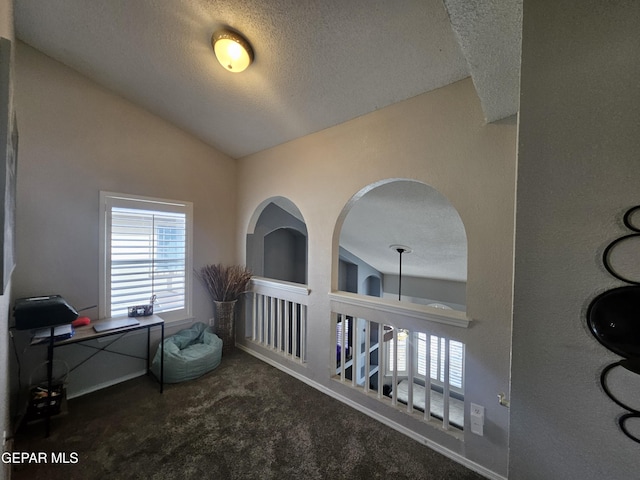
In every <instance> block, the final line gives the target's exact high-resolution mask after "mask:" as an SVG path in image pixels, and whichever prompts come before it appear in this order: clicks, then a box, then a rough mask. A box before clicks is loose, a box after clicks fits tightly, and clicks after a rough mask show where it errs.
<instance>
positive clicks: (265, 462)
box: [12, 350, 483, 480]
mask: <svg viewBox="0 0 640 480" xmlns="http://www.w3.org/2000/svg"><path fill="white" fill-rule="evenodd" d="M68 411H69V413H68V414H66V415H60V416H59V417H57V418H55V419H53V421H52V431H51V435H50V436H49V438H46V439H45V438H44V435H43V432H44V429H43V425H41V424H40V425H38V424H35V425H29V426H27V427H25V428H23V429H21V431H20V432H19V434H18V435H17V436H16V443H15V445H14V450H15V451H27V452H40V451H44V452H67V453H71V452H77V454H78V462H77V463H75V464H66V465H65V464H55V465H52V464H51V463H48V464H25V465H19V466H14V470H13V476H12V478H14V479H16V480H21V479H29V480H37V479H47V480H56V479H65V480H66V479H83V480H86V479H104V478H111V479H128V478H131V479H133V478H136V479H137V478H144V479H221V480H222V479H225V480H226V479H273V480H276V479H278V480H279V479H296V480H297V479H342V478H349V479H371V478H384V479H388V478H393V479H396V480H397V479H438V480H442V479H452V480H453V479H469V480H471V479H473V480H478V479H482V478H483V477H482V476H480V475H478V474H476V473H474V472H472V471H470V470H467V469H466V468H464V467H462V466H460V465H458V464H456V463H455V462H453V461H451V460H449V459H447V458H445V457H443V456H442V455H440V454H438V453H436V452H434V451H433V450H431V449H429V448H427V447H425V446H423V445H421V444H419V443H418V442H416V441H414V440H411V439H410V438H407V437H405V436H404V435H402V434H400V433H398V432H396V431H395V430H393V429H391V428H389V427H387V426H385V425H382V424H381V423H379V422H377V421H375V420H373V419H371V418H369V417H367V416H366V415H364V414H362V413H360V412H357V411H355V410H353V409H352V408H349V407H347V406H346V405H344V404H342V403H340V402H339V401H337V400H335V399H333V398H331V397H329V396H327V395H325V394H323V393H321V392H319V391H317V390H315V389H314V388H312V387H309V386H308V385H306V384H304V383H302V382H300V381H298V380H296V379H294V378H293V377H290V376H289V375H286V374H285V373H283V372H280V371H279V370H277V369H275V368H273V367H271V366H270V365H267V364H265V363H263V362H261V361H260V360H257V359H256V358H254V357H252V356H251V355H248V354H246V353H244V352H241V351H238V350H235V351H233V352H231V353H227V354H225V356H224V357H223V359H222V364H221V365H220V366H219V367H218V368H217V369H216V370H214V371H213V372H210V373H208V374H206V375H205V376H203V377H201V378H199V379H197V380H194V381H191V382H186V383H181V384H175V385H167V386H165V392H164V394H163V395H160V393H159V392H158V384H157V383H155V382H154V381H153V380H152V379H151V378H150V377H140V378H137V379H135V380H132V381H128V382H125V383H122V384H120V385H116V386H114V387H111V388H108V389H105V390H102V391H100V392H96V393H93V394H90V395H85V396H83V397H81V398H78V399H74V400H71V401H69V403H68Z"/></svg>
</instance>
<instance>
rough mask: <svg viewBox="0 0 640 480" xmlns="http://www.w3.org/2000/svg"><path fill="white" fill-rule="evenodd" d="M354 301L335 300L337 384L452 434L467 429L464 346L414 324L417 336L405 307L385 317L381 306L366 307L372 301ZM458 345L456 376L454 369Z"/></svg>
mask: <svg viewBox="0 0 640 480" xmlns="http://www.w3.org/2000/svg"><path fill="white" fill-rule="evenodd" d="M352 298H353V297H349V296H345V295H342V294H331V299H332V302H331V306H332V313H333V314H332V318H333V325H332V331H333V332H334V341H333V342H332V345H333V346H332V347H331V348H332V350H331V352H332V353H331V355H334V356H335V357H334V358H336V364H335V365H336V369H335V376H334V378H335V379H336V380H338V381H340V382H342V383H345V384H348V385H350V386H352V387H356V388H359V389H361V390H362V392H363V393H365V394H369V395H375V396H376V397H377V398H378V399H379V400H380V401H384V402H388V403H389V404H391V405H392V406H394V407H396V408H398V409H402V410H403V411H406V412H408V413H410V414H416V415H417V414H418V412H419V414H420V415H421V418H422V419H423V420H425V421H427V422H431V421H435V420H434V419H438V420H439V421H441V422H442V423H441V425H442V428H443V429H446V430H448V429H449V428H450V426H451V424H453V426H455V427H456V428H460V429H462V428H463V426H464V396H463V395H464V385H463V375H462V372H463V369H464V344H462V343H461V342H459V341H455V340H451V339H449V338H446V337H443V336H442V335H440V336H435V335H432V334H431V333H430V332H428V331H426V328H428V324H427V323H425V327H416V326H415V322H414V326H413V329H412V330H410V329H408V328H404V325H403V324H404V323H405V322H406V312H403V311H402V307H398V308H397V310H398V311H397V312H395V313H394V311H393V308H389V307H388V306H384V307H383V310H384V314H382V315H380V311H379V309H378V308H377V303H379V302H377V301H375V300H373V301H371V302H369V305H366V303H368V302H367V300H362V299H358V300H357V301H356V302H351V300H352ZM356 303H357V305H356ZM367 317H368V318H376V319H379V320H382V321H378V322H373V321H370V320H368V319H367ZM457 321H458V320H457V314H453V320H452V322H451V323H450V324H455V323H454V322H457ZM383 322H384V323H383ZM456 326H466V325H456ZM453 343H455V351H456V355H455V359H454V361H455V362H456V368H455V369H454V372H456V373H455V375H453V374H452V368H451V361H452V357H451V351H452V344H453ZM336 352H337V355H336ZM432 367H434V368H432ZM452 385H453V387H452Z"/></svg>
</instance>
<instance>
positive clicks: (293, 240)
mask: <svg viewBox="0 0 640 480" xmlns="http://www.w3.org/2000/svg"><path fill="white" fill-rule="evenodd" d="M246 254H247V256H246V258H247V262H246V263H247V266H248V268H249V269H250V270H251V271H252V272H253V274H254V275H256V276H259V277H265V278H271V279H275V280H283V281H287V282H293V283H300V284H306V283H307V226H306V224H305V222H304V218H303V217H302V214H301V213H300V210H298V208H297V207H296V206H295V204H294V203H293V202H291V201H290V200H288V199H286V198H284V197H274V198H270V199H268V200H265V201H264V202H262V203H261V204H260V205H259V206H258V208H256V211H255V212H254V214H253V217H252V220H251V223H250V225H249V231H248V233H247V250H246Z"/></svg>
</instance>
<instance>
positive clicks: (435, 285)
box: [384, 274, 467, 311]
mask: <svg viewBox="0 0 640 480" xmlns="http://www.w3.org/2000/svg"><path fill="white" fill-rule="evenodd" d="M384 293H385V297H389V298H398V275H390V274H386V275H385V276H384ZM466 296H467V284H466V282H455V281H452V280H443V279H438V278H419V277H410V276H405V275H402V297H403V298H405V297H406V299H407V300H408V301H410V302H413V303H419V304H422V305H426V304H428V303H434V302H435V303H444V304H445V305H448V306H450V307H451V308H453V309H454V310H461V311H464V310H466V303H467V300H466Z"/></svg>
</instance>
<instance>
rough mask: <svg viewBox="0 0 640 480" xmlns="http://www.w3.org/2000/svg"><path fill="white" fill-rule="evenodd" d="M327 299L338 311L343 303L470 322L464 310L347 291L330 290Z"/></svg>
mask: <svg viewBox="0 0 640 480" xmlns="http://www.w3.org/2000/svg"><path fill="white" fill-rule="evenodd" d="M329 299H330V300H331V309H332V310H333V311H338V310H339V308H337V307H339V305H340V304H344V305H350V306H354V307H361V308H367V309H372V310H376V311H378V312H385V313H389V314H393V315H404V316H407V317H412V318H416V319H418V320H425V321H428V322H436V323H442V324H445V325H451V326H454V327H461V328H468V327H469V324H470V323H471V319H470V318H468V317H467V314H466V313H465V312H460V311H457V310H445V309H442V308H436V307H429V306H427V305H419V304H417V303H406V302H399V301H392V300H388V299H383V298H378V297H368V296H364V295H357V294H354V293H348V292H330V293H329Z"/></svg>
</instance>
